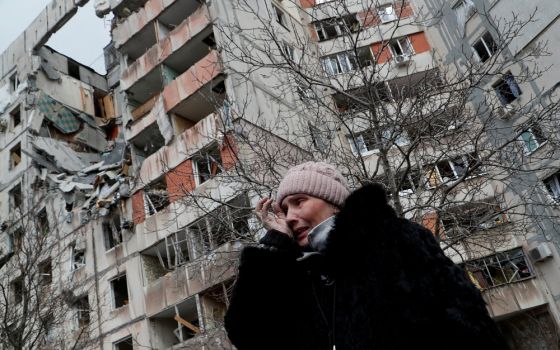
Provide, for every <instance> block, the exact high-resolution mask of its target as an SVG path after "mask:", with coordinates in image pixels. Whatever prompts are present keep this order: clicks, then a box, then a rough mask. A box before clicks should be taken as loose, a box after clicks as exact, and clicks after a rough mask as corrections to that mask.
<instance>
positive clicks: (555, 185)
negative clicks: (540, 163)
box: [543, 172, 560, 202]
mask: <svg viewBox="0 0 560 350" xmlns="http://www.w3.org/2000/svg"><path fill="white" fill-rule="evenodd" d="M543 182H544V185H545V186H546V189H547V190H548V193H549V194H550V196H551V197H552V199H553V200H554V201H555V202H560V172H558V173H556V174H554V175H552V176H549V177H547V178H546V179H544V181H543Z"/></svg>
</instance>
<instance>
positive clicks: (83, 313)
mask: <svg viewBox="0 0 560 350" xmlns="http://www.w3.org/2000/svg"><path fill="white" fill-rule="evenodd" d="M75 308H76V323H77V325H78V327H79V328H82V327H87V326H88V325H89V323H90V321H91V319H90V307H89V300H88V296H87V294H86V295H84V296H82V297H80V298H78V300H77V301H76V304H75Z"/></svg>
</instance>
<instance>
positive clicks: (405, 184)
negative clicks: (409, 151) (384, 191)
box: [397, 171, 420, 195]
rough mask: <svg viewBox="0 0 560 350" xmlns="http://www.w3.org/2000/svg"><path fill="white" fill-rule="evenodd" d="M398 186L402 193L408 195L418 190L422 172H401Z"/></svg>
mask: <svg viewBox="0 0 560 350" xmlns="http://www.w3.org/2000/svg"><path fill="white" fill-rule="evenodd" d="M398 179H399V180H400V181H399V182H397V186H398V187H399V194H400V195H408V194H411V193H414V192H416V190H417V189H418V187H419V185H420V173H419V172H418V171H408V172H407V173H406V175H404V176H403V174H399V176H398Z"/></svg>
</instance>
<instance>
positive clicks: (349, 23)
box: [315, 14, 360, 41]
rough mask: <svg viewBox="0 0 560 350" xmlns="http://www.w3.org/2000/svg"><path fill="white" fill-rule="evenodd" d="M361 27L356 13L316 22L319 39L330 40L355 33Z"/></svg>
mask: <svg viewBox="0 0 560 350" xmlns="http://www.w3.org/2000/svg"><path fill="white" fill-rule="evenodd" d="M359 29H360V22H359V21H358V19H357V18H356V15H355V14H350V15H346V16H342V17H337V18H329V19H325V20H322V21H320V22H316V23H315V30H316V32H317V38H318V39H319V41H324V40H329V39H332V38H336V37H338V36H341V35H345V34H348V33H355V32H357V31H358V30H359Z"/></svg>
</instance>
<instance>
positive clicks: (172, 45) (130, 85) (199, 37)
mask: <svg viewBox="0 0 560 350" xmlns="http://www.w3.org/2000/svg"><path fill="white" fill-rule="evenodd" d="M211 35H212V23H211V22H210V19H209V14H208V9H207V8H206V7H205V6H202V7H200V8H198V9H197V10H196V11H195V12H194V13H193V14H192V15H191V16H189V17H188V18H187V19H185V20H184V21H183V22H182V23H181V24H180V25H178V26H177V27H176V28H175V29H174V30H173V31H171V32H170V33H169V34H168V35H167V36H166V37H165V38H164V39H163V40H160V41H158V42H157V43H156V44H155V45H154V46H152V47H151V48H150V49H149V50H148V51H146V53H145V54H143V55H142V56H140V57H139V58H138V59H137V60H136V61H135V62H134V63H132V64H131V65H130V66H129V67H128V68H127V69H126V70H124V72H123V74H122V77H121V85H122V88H123V90H126V91H127V92H128V93H129V95H130V96H131V97H132V99H133V100H135V101H137V102H139V103H144V102H146V101H147V100H148V99H149V98H150V97H152V96H153V94H154V93H156V92H159V91H161V90H163V88H164V86H165V85H166V84H167V83H168V82H169V81H171V80H173V78H174V77H175V76H177V75H178V74H177V72H179V74H180V73H182V72H185V71H186V70H187V69H189V68H190V67H191V66H193V65H194V64H195V63H196V62H198V61H199V60H200V59H202V58H203V57H204V56H205V55H206V54H207V53H208V44H207V43H209V42H210V43H211V42H213V41H212V40H210V41H208V40H209V39H208V38H209V37H211Z"/></svg>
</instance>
